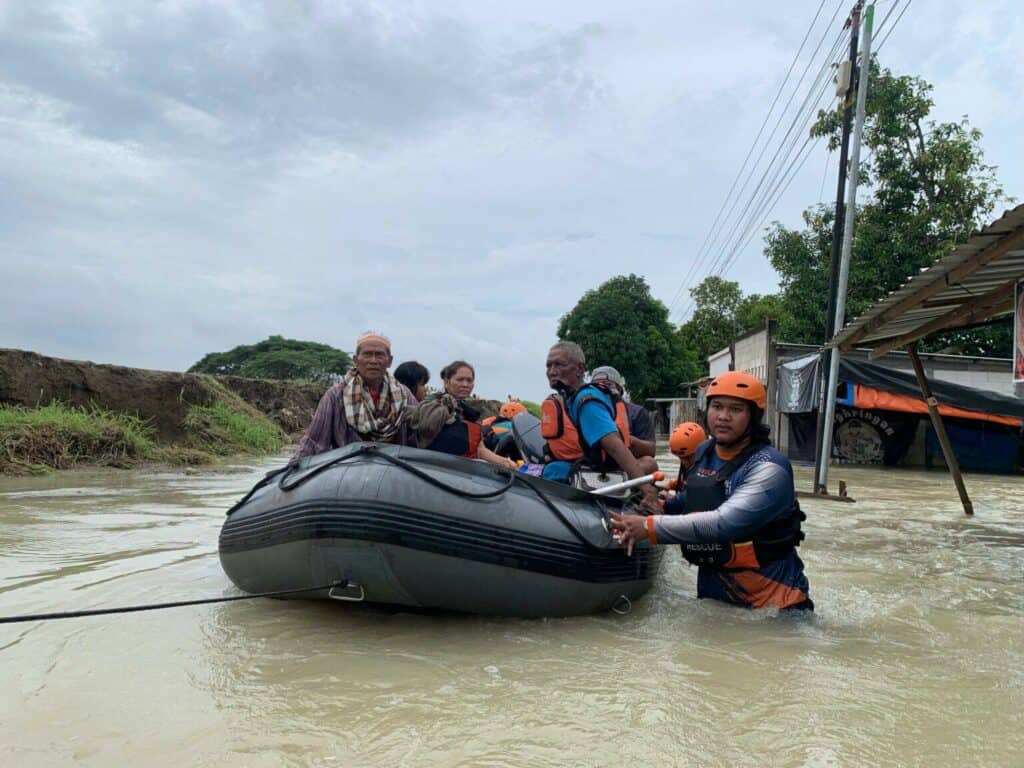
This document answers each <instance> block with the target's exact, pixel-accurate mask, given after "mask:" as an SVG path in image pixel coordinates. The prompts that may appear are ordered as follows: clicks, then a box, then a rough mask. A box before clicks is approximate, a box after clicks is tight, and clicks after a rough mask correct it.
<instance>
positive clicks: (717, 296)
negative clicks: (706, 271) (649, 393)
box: [679, 275, 792, 378]
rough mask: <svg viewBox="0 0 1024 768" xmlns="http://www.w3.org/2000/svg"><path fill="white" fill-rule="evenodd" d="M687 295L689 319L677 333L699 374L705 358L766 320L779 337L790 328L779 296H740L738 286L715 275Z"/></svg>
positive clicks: (762, 325) (787, 314) (704, 369)
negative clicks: (689, 298)
mask: <svg viewBox="0 0 1024 768" xmlns="http://www.w3.org/2000/svg"><path fill="white" fill-rule="evenodd" d="M690 295H691V296H692V297H693V303H694V310H693V315H692V316H691V317H690V319H689V320H688V321H687V322H686V323H684V324H683V325H682V327H681V328H680V329H679V337H680V339H681V341H682V344H683V346H684V348H685V349H687V350H690V351H691V352H692V353H693V354H694V355H696V356H697V358H698V360H699V361H700V370H701V371H702V372H706V371H707V358H708V355H710V354H713V353H714V352H717V351H718V350H720V349H723V348H724V347H727V346H729V344H731V343H732V341H733V340H734V339H736V338H737V337H739V336H743V335H744V334H746V333H749V332H750V331H754V330H757V329H759V328H763V327H764V325H765V323H766V322H768V320H775V321H776V323H777V324H778V327H779V329H780V330H779V333H780V334H783V335H784V334H785V333H787V332H788V329H789V326H790V325H791V324H792V319H791V317H790V315H789V311H788V308H787V307H786V306H785V303H784V302H783V300H782V298H781V297H780V296H777V295H771V294H770V295H764V296H762V295H760V294H757V293H753V294H750V295H749V296H744V295H743V293H742V291H740V284H739V283H737V282H734V281H732V280H725V279H723V278H721V277H718V276H715V275H712V276H710V277H706V278H705V279H704V280H703V281H702V282H701V283H700V284H699V285H698V286H696V287H695V288H693V289H691V290H690ZM694 378H696V377H694Z"/></svg>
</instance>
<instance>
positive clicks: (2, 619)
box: [0, 579, 348, 624]
mask: <svg viewBox="0 0 1024 768" xmlns="http://www.w3.org/2000/svg"><path fill="white" fill-rule="evenodd" d="M347 586H348V579H345V580H343V581H332V582H330V583H329V584H322V585H320V586H318V587H300V588H298V589H278V590H274V591H273V592H253V593H252V594H246V595H229V596H227V597H206V598H201V599H199V600H176V601H174V602H171V603H147V604H144V605H122V606H119V607H117V608H89V609H87V610H84V611H59V612H55V613H29V614H23V615H21V616H0V624H20V623H23V622H27V621H53V620H55V619H80V618H82V617H83V616H105V615H107V614H111V613H137V612H139V611H159V610H163V609H164V608H182V607H184V606H187V605H205V604H208V603H230V602H234V601H235V600H255V599H256V598H258V597H284V596H285V595H297V594H299V593H300V592H322V591H323V590H325V589H329V590H334V589H344V588H345V587H347Z"/></svg>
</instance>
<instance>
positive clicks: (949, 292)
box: [832, 204, 1024, 348]
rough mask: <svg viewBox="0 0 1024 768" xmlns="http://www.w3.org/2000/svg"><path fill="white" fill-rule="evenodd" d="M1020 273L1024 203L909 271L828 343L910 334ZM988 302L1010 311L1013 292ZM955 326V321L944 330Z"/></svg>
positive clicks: (979, 302)
mask: <svg viewBox="0 0 1024 768" xmlns="http://www.w3.org/2000/svg"><path fill="white" fill-rule="evenodd" d="M1007 244H1009V247H1007ZM997 251H999V253H998V255H996V256H995V257H994V258H993V254H995V253H996V252H997ZM1022 277H1024V204H1022V205H1018V206H1017V207H1016V208H1013V209H1011V210H1008V211H1006V212H1005V213H1003V215H1002V216H1001V217H1000V218H998V219H996V220H995V221H994V222H992V223H991V224H989V225H988V226H987V227H985V228H984V229H982V230H981V231H979V232H978V233H977V234H975V235H974V236H972V237H971V238H970V239H969V240H968V241H967V242H965V243H963V244H962V245H959V246H957V247H956V248H954V249H953V250H952V251H951V252H950V253H949V254H947V255H946V256H944V257H943V258H941V259H937V260H936V261H935V263H934V264H932V265H931V266H930V267H926V268H924V269H922V270H921V271H920V272H918V273H917V274H916V275H911V276H910V277H909V278H907V282H905V283H904V284H903V285H902V286H900V287H899V288H898V289H897V290H895V291H893V292H892V293H890V294H889V295H888V296H887V297H886V298H884V299H882V300H881V301H880V302H878V303H877V304H875V305H874V306H873V307H871V308H870V309H869V310H868V311H866V312H865V313H864V314H863V315H861V316H860V317H858V318H857V319H856V320H854V321H853V322H851V323H849V324H847V325H846V327H844V328H843V330H841V331H840V332H839V333H837V334H836V336H835V338H834V339H833V340H832V343H833V345H835V346H839V347H842V348H848V347H849V346H851V345H854V344H858V345H861V344H867V343H871V342H876V343H877V342H880V341H884V340H888V339H896V338H900V337H903V336H906V335H908V334H913V333H914V332H916V331H918V330H919V329H922V328H923V327H924V326H925V325H927V324H928V323H930V322H931V321H933V320H936V319H937V318H940V317H942V316H943V315H946V314H948V313H950V312H953V311H955V310H957V309H959V308H961V307H964V309H965V310H966V309H968V307H966V306H965V305H966V304H968V303H972V302H973V303H976V304H977V305H978V306H984V305H985V304H988V303H990V302H986V301H982V299H983V298H984V297H985V296H986V295H987V294H990V293H992V292H995V291H997V290H998V289H1000V288H1003V287H1004V286H1006V285H1007V284H1008V283H1010V282H1012V281H1014V280H1016V279H1018V278H1022ZM993 298H994V297H993ZM991 303H992V304H993V306H994V307H995V308H996V310H997V311H998V314H1004V313H1007V312H1011V311H1012V310H1013V295H1012V293H1010V294H1009V295H1008V296H999V297H998V300H997V301H992V302H991ZM970 324H972V323H971V322H969V321H968V322H961V323H959V325H961V326H962V325H970ZM956 327H958V324H956V323H954V324H952V325H950V326H949V327H947V328H944V329H943V330H950V329H952V328H956Z"/></svg>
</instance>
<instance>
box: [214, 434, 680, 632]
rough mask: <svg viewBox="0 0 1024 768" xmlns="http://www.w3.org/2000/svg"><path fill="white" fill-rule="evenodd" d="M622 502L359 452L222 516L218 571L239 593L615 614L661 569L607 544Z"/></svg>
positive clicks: (336, 455) (380, 452)
mask: <svg viewBox="0 0 1024 768" xmlns="http://www.w3.org/2000/svg"><path fill="white" fill-rule="evenodd" d="M623 504H624V502H623V501H622V500H620V499H615V498H607V497H601V496H596V495H593V494H590V493H584V492H582V491H578V490H575V489H573V488H570V487H568V486H566V485H562V484H558V483H552V482H549V481H546V480H543V479H540V478H535V477H530V476H527V475H525V474H522V473H518V472H510V471H509V470H507V469H502V468H499V467H496V466H494V465H491V464H485V463H483V462H478V461H469V460H467V459H462V458H458V457H455V456H449V455H446V454H442V453H437V452H434V451H425V450H419V449H416V448H405V447H399V446H395V445H381V444H376V443H357V444H354V445H350V446H346V447H345V448H339V449H337V450H335V451H330V452H328V453H324V454H320V455H318V456H313V457H310V458H307V459H304V460H303V461H301V462H300V463H299V464H297V465H294V466H290V467H287V468H284V469H282V470H279V471H277V472H274V473H271V474H270V475H268V476H267V477H266V478H264V479H263V480H262V481H261V482H260V483H258V484H257V485H256V487H254V488H253V489H252V490H251V491H250V492H249V493H248V494H247V495H246V496H245V498H243V499H242V500H241V501H240V502H239V503H238V504H236V505H235V507H233V508H232V509H231V510H230V511H229V512H228V518H227V521H226V522H225V523H224V526H223V528H222V530H221V534H220V560H221V564H222V565H223V567H224V571H225V572H226V573H227V575H228V576H229V577H230V578H231V580H232V581H233V582H234V583H235V584H236V585H238V586H239V587H240V588H241V589H243V590H245V591H247V592H269V591H275V590H287V589H302V588H305V587H309V589H310V590H311V592H309V593H306V594H301V595H299V596H300V597H310V598H334V599H338V600H352V601H363V600H365V601H367V602H374V603H384V604H390V605H396V606H410V607H415V608H428V609H442V610H453V611H463V612H469V613H482V614H493V615H505V616H527V617H542V616H571V615H576V614H586V613H594V612H598V611H606V610H609V609H617V610H619V609H621V608H624V607H627V606H628V605H629V603H630V601H632V600H634V599H635V598H637V597H639V596H640V595H643V594H644V593H645V592H646V591H647V590H648V589H649V588H650V586H651V583H652V581H653V579H654V577H655V575H656V573H657V570H658V566H659V564H660V561H661V551H660V548H658V547H651V546H648V545H646V544H643V545H641V546H639V547H638V548H637V549H635V550H634V552H633V555H632V557H627V556H626V553H625V551H624V550H623V549H622V548H621V547H620V546H619V544H618V543H617V542H616V541H615V540H614V539H613V538H612V536H611V534H610V532H609V529H608V524H607V519H608V512H609V511H617V510H619V509H621V508H622V506H623ZM328 584H337V586H335V587H333V588H331V589H323V587H324V585H328ZM317 587H320V588H321V589H319V590H316V591H312V590H315V588H317Z"/></svg>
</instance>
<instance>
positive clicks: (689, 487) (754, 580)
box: [611, 371, 814, 611]
mask: <svg viewBox="0 0 1024 768" xmlns="http://www.w3.org/2000/svg"><path fill="white" fill-rule="evenodd" d="M707 398H708V414H707V424H708V431H709V433H710V434H711V439H710V440H707V441H705V442H704V443H702V444H701V446H700V447H699V448H698V449H697V451H696V454H695V458H694V463H693V467H692V468H691V469H690V471H689V472H688V473H687V475H686V488H685V490H684V491H683V493H682V494H681V496H680V498H681V499H682V504H683V510H682V511H683V514H681V515H654V516H651V517H647V518H644V517H639V516H635V515H619V514H615V513H613V514H612V515H611V518H612V527H613V528H614V529H616V530H618V531H621V536H620V541H621V542H622V543H624V544H625V545H626V546H627V550H628V551H632V547H633V544H634V543H635V542H637V541H649V542H650V543H652V544H680V545H681V546H682V551H683V557H685V558H686V560H687V561H689V562H690V563H691V564H693V565H697V566H698V571H697V596H698V597H701V598H712V599H715V600H721V601H722V602H725V603H730V604H733V605H740V606H745V607H748V608H766V607H774V608H778V609H801V610H809V611H811V610H814V603H813V602H812V601H811V599H810V591H809V587H808V582H807V576H806V575H805V574H804V564H803V562H802V561H801V560H800V557H799V555H797V551H796V548H797V547H798V546H799V544H800V541H801V540H802V539H803V537H804V536H803V533H802V531H801V530H800V523H801V522H802V521H803V520H804V519H805V518H804V514H803V512H801V511H800V506H799V504H798V503H797V500H796V490H795V488H794V486H793V468H792V466H791V465H790V463H789V461H788V460H787V459H786V457H785V456H783V455H782V454H781V453H779V452H778V451H777V450H775V449H774V448H772V446H771V443H770V442H769V441H768V428H767V427H766V426H765V425H764V424H763V423H762V419H763V418H764V410H765V406H766V404H767V393H766V391H765V387H764V384H762V383H761V381H759V380H758V379H757V378H756V377H754V376H751V375H750V374H748V373H742V372H739V371H730V372H728V373H724V374H722V375H720V376H718V377H716V378H715V379H714V380H713V381H712V382H711V384H710V385H709V386H708V390H707Z"/></svg>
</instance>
